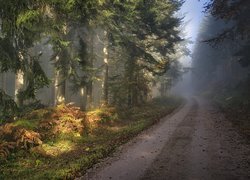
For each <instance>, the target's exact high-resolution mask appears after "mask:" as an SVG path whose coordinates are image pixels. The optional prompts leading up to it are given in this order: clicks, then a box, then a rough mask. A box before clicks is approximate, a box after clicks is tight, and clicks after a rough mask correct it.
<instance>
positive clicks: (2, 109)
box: [0, 90, 18, 124]
mask: <svg viewBox="0 0 250 180" xmlns="http://www.w3.org/2000/svg"><path fill="white" fill-rule="evenodd" d="M17 113H18V107H17V105H16V103H15V101H14V100H13V99H12V98H11V97H10V96H9V95H7V94H5V92H4V91H2V90H0V119H1V121H2V122H1V123H3V122H8V121H11V120H13V118H14V117H15V116H16V115H17ZM1 123H0V124H1Z"/></svg>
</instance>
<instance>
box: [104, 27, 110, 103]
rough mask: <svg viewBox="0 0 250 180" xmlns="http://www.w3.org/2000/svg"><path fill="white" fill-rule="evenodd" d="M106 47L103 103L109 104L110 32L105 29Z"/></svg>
mask: <svg viewBox="0 0 250 180" xmlns="http://www.w3.org/2000/svg"><path fill="white" fill-rule="evenodd" d="M104 38H105V39H104V47H103V53H104V80H103V105H105V106H106V105H108V103H109V102H108V100H109V80H108V79H109V64H108V61H109V52H108V44H109V39H108V32H107V31H104Z"/></svg>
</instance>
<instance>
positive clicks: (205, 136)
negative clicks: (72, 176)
mask: <svg viewBox="0 0 250 180" xmlns="http://www.w3.org/2000/svg"><path fill="white" fill-rule="evenodd" d="M249 167H250V145H249V143H248V142H246V140H244V138H242V137H241V136H240V135H239V134H238V133H237V132H236V131H235V129H234V128H233V127H232V125H231V124H230V122H228V121H227V120H226V119H225V118H224V117H223V115H222V114H221V113H220V112H219V111H218V110H217V109H216V108H215V107H213V106H212V105H211V104H210V103H208V102H207V101H206V100H203V99H201V98H197V97H196V98H192V99H189V100H187V102H186V104H185V105H184V106H182V107H181V108H180V109H178V110H177V111H175V112H174V113H173V114H171V115H170V116H167V117H165V118H163V119H162V121H161V122H160V123H159V124H157V125H155V126H154V127H152V128H151V129H149V130H147V131H145V132H144V133H142V134H140V135H139V136H138V137H136V138H135V139H133V140H132V141H131V142H129V143H127V144H126V145H124V146H123V147H121V148H120V149H119V150H118V151H117V152H116V153H115V154H114V155H113V157H110V158H107V159H105V160H104V161H103V162H101V163H100V164H97V165H96V166H95V167H93V168H92V169H90V170H88V172H87V173H86V174H85V175H84V176H83V177H81V178H79V179H100V180H106V179H115V180H116V179H117V180H118V179H119V180H133V179H162V180H164V179H167V180H185V179H187V180H238V179H239V180H245V179H246V180H247V179H250V168H249Z"/></svg>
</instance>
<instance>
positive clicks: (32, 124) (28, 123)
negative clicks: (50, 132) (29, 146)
mask: <svg viewBox="0 0 250 180" xmlns="http://www.w3.org/2000/svg"><path fill="white" fill-rule="evenodd" d="M13 125H14V126H18V127H22V128H25V129H29V130H34V129H37V128H38V125H39V122H38V121H36V120H27V119H18V120H17V121H15V122H14V123H13Z"/></svg>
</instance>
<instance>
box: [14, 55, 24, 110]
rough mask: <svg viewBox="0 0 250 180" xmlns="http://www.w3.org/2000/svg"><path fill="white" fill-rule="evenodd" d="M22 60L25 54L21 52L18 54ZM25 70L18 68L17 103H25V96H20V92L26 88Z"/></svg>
mask: <svg viewBox="0 0 250 180" xmlns="http://www.w3.org/2000/svg"><path fill="white" fill-rule="evenodd" d="M18 56H19V57H18V58H19V60H20V61H24V56H23V55H22V53H21V52H19V54H18ZM24 83H25V82H24V72H22V71H21V70H18V71H17V73H16V77H15V102H16V103H17V105H19V106H21V105H23V98H22V97H20V96H19V92H20V91H21V90H22V89H23V88H24Z"/></svg>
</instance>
